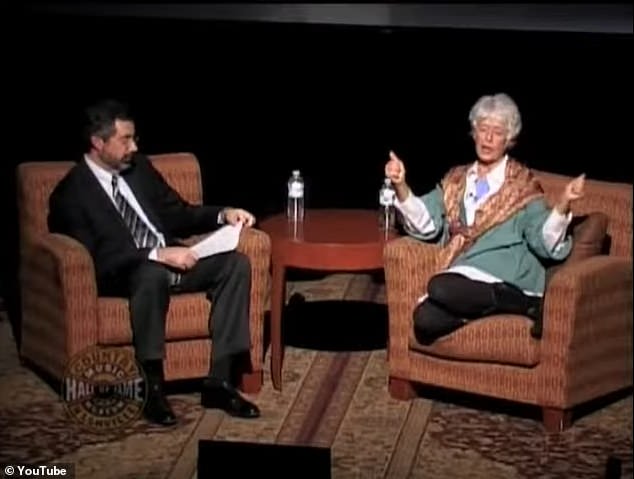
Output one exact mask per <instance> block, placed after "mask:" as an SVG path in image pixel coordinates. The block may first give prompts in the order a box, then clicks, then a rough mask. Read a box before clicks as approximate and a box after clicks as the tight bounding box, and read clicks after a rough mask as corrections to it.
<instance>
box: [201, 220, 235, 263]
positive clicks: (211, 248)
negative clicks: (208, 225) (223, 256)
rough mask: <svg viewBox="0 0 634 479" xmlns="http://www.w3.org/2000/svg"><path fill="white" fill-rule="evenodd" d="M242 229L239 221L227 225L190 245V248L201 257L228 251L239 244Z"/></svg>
mask: <svg viewBox="0 0 634 479" xmlns="http://www.w3.org/2000/svg"><path fill="white" fill-rule="evenodd" d="M241 230H242V223H238V224H237V225H225V226H223V227H222V228H220V229H218V230H216V231H214V232H213V233H211V234H210V235H209V236H207V237H206V238H205V239H204V240H201V241H199V242H198V243H196V244H195V245H193V246H192V247H190V249H191V250H192V252H193V253H194V254H195V255H196V257H197V258H199V259H200V258H206V257H207V256H211V255H214V254H218V253H224V252H226V251H232V250H234V249H236V247H237V246H238V241H239V240H240V231H241Z"/></svg>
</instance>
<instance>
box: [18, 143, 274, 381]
mask: <svg viewBox="0 0 634 479" xmlns="http://www.w3.org/2000/svg"><path fill="white" fill-rule="evenodd" d="M151 159H152V161H153V164H154V165H155V166H156V168H157V169H158V171H159V172H160V173H161V174H162V175H163V176H164V177H165V179H166V180H167V182H168V183H169V184H170V185H171V186H172V187H173V188H174V189H175V190H176V191H178V192H179V193H180V195H181V196H182V197H183V198H184V199H185V200H187V201H189V202H190V203H192V204H200V203H201V202H202V199H203V195H202V182H201V175H200V168H199V163H198V161H197V159H196V157H195V156H193V155H191V154H188V153H180V154H162V155H155V156H152V157H151ZM72 166H73V163H71V162H48V163H46V162H41V163H22V164H20V165H19V166H18V170H17V181H18V207H19V219H20V284H21V290H22V345H21V351H20V355H21V358H22V360H23V361H24V362H25V363H26V364H28V365H31V366H33V367H34V368H36V369H38V370H39V371H40V372H43V373H45V374H46V375H47V376H48V377H50V378H51V377H52V378H53V379H58V380H59V379H61V378H62V376H63V374H64V369H65V367H66V365H67V362H68V361H69V359H70V358H72V357H73V355H75V354H76V353H78V352H79V351H81V350H83V349H84V348H87V347H89V346H104V347H105V346H109V347H110V346H120V347H126V348H131V344H132V330H131V327H130V321H129V315H128V304H127V300H126V299H123V298H111V297H99V296H98V295H97V286H96V281H95V271H94V266H93V262H92V259H91V257H90V255H89V253H88V251H87V250H86V249H85V248H84V247H83V246H82V245H81V244H80V243H79V242H77V241H75V240H74V239H72V238H70V237H67V236H64V235H59V234H51V233H49V232H48V229H47V215H48V198H49V195H50V193H51V191H52V190H53V188H54V186H55V185H56V184H57V182H59V181H60V179H61V178H62V177H63V176H64V174H65V173H66V172H67V171H68V170H69V169H70V168H71V167H72ZM77 201H81V198H77ZM185 240H186V239H185ZM270 249H271V245H270V239H269V237H268V236H267V235H266V234H265V233H264V232H262V231H259V230H257V229H254V228H249V229H245V230H243V231H242V233H241V238H240V242H239V245H238V250H239V251H241V252H243V253H245V254H246V255H248V257H249V259H250V260H251V268H252V290H251V304H250V315H251V316H250V324H251V343H252V347H251V351H250V353H251V354H250V355H251V366H252V369H251V370H252V372H250V373H248V374H246V375H245V376H244V377H243V378H242V389H243V390H244V391H246V392H252V393H254V392H257V391H259V389H260V387H261V384H262V370H263V367H262V366H263V331H264V328H263V316H264V308H265V301H266V300H267V296H268V286H269V277H268V275H269V264H270ZM212 307H213V304H210V303H209V301H208V300H207V298H206V297H205V294H204V293H190V294H178V295H174V296H173V297H172V299H171V302H170V307H169V312H168V316H167V333H166V334H167V347H166V349H167V352H166V354H167V357H166V360H165V376H166V379H167V380H176V379H193V378H199V377H204V376H205V375H206V374H207V373H208V368H209V358H210V353H211V348H212V347H213V344H212V342H211V340H210V339H209V329H208V318H209V312H210V308H212Z"/></svg>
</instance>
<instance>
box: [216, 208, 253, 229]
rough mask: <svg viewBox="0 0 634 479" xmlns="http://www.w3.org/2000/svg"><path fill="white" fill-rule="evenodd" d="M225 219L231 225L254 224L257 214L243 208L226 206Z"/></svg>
mask: <svg viewBox="0 0 634 479" xmlns="http://www.w3.org/2000/svg"><path fill="white" fill-rule="evenodd" d="M224 216H225V221H226V222H227V223H229V224H230V225H236V224H238V223H242V224H243V225H244V226H247V227H249V226H253V224H254V223H255V216H253V215H252V214H251V213H249V212H248V211H246V210H243V209H241V208H226V209H225V210H224Z"/></svg>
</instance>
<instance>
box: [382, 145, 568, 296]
mask: <svg viewBox="0 0 634 479" xmlns="http://www.w3.org/2000/svg"><path fill="white" fill-rule="evenodd" d="M507 161H508V156H505V157H504V159H503V160H502V161H501V162H500V163H499V164H498V165H496V166H495V168H493V169H492V170H491V171H489V173H488V174H487V175H486V179H487V183H488V184H489V191H488V192H487V193H486V194H484V195H482V197H480V198H477V197H476V180H477V178H478V174H477V163H474V164H473V165H472V166H471V167H469V169H468V170H467V179H466V181H467V184H466V187H465V192H464V199H463V201H464V209H465V216H466V221H467V225H468V226H471V225H472V224H473V221H474V218H475V212H476V210H477V209H478V207H479V206H480V205H481V204H482V203H484V202H485V201H486V200H487V199H488V198H489V197H490V196H491V195H493V194H495V193H497V191H498V190H499V189H500V188H501V187H502V184H503V183H504V175H505V172H506V163H507ZM395 205H396V207H397V208H398V209H399V211H400V212H401V213H402V214H403V220H404V226H405V228H406V229H409V230H410V231H411V232H414V233H420V234H429V233H432V232H433V231H434V230H435V229H436V226H435V225H434V221H433V219H432V217H431V215H430V214H429V211H428V210H427V207H426V206H425V203H424V202H423V201H422V200H421V199H420V198H419V197H417V196H414V195H413V194H412V193H411V192H410V194H409V196H408V197H407V198H406V199H405V200H404V201H403V202H399V201H398V198H396V199H395ZM571 220H572V213H569V214H568V215H562V214H561V213H559V212H558V211H557V210H556V209H555V208H553V209H552V211H551V213H550V215H549V216H548V218H547V219H546V221H545V222H544V226H543V228H542V234H543V236H544V243H545V245H546V247H547V248H549V249H550V250H551V251H555V252H556V251H557V250H558V249H559V248H561V247H562V246H563V240H564V239H565V236H566V230H567V229H568V225H569V224H570V221H571ZM446 272H452V273H459V274H462V275H463V276H466V277H468V278H471V279H474V280H478V281H484V282H487V283H497V282H500V281H501V280H500V279H499V278H496V277H495V276H493V275H491V274H490V273H487V272H486V271H482V270H481V269H479V268H475V267H473V266H465V265H459V266H452V267H450V268H449V269H447V271H446ZM525 293H526V294H529V295H533V296H541V293H536V292H533V291H525ZM425 298H426V295H425V296H423V297H422V298H420V299H419V302H420V301H423V300H424V299H425Z"/></svg>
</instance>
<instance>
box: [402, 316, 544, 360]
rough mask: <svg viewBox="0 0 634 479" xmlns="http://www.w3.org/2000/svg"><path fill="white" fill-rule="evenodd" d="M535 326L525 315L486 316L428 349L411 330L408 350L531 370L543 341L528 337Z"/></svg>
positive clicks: (436, 342)
mask: <svg viewBox="0 0 634 479" xmlns="http://www.w3.org/2000/svg"><path fill="white" fill-rule="evenodd" d="M532 324H533V322H532V321H531V320H530V319H529V318H527V317H524V316H518V315H511V314H497V315H492V316H487V317H485V318H480V319H478V320H476V321H472V322H470V323H467V324H466V325H465V326H464V327H462V328H460V329H458V330H457V331H454V332H453V333H451V334H450V335H448V336H445V337H444V338H440V339H438V340H437V341H435V342H434V343H433V344H431V345H428V346H426V345H422V344H420V343H418V342H417V341H416V338H415V336H414V333H413V328H412V332H411V333H410V338H409V347H410V349H413V350H415V351H419V352H422V353H425V354H428V355H430V356H436V357H439V358H443V359H454V360H464V361H479V362H489V363H498V364H512V365H516V366H525V367H532V366H535V365H536V364H537V363H539V353H540V342H539V341H537V340H536V339H533V338H532V337H531V336H530V335H529V334H528V332H529V329H530V327H531V326H532Z"/></svg>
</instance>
